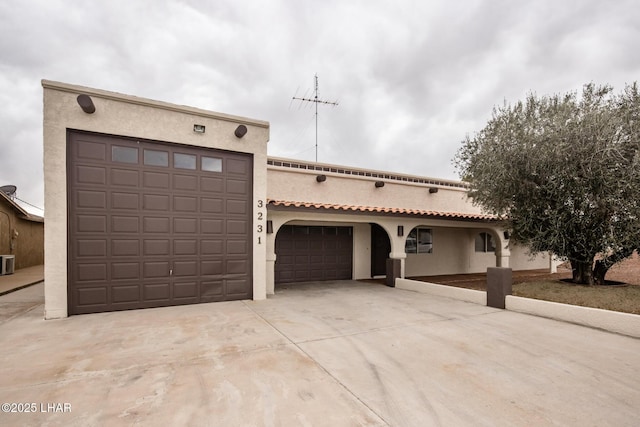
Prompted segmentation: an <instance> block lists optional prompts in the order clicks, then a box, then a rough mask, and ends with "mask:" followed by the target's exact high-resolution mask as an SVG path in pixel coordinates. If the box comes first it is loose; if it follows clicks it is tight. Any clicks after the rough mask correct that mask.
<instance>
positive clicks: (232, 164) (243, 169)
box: [227, 159, 251, 176]
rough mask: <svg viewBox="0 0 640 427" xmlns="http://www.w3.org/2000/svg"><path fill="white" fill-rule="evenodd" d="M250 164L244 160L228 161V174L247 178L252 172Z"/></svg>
mask: <svg viewBox="0 0 640 427" xmlns="http://www.w3.org/2000/svg"><path fill="white" fill-rule="evenodd" d="M250 167H251V166H250V164H249V162H247V161H246V160H244V159H227V172H228V173H229V174H237V175H242V176H246V175H248V174H249V172H250Z"/></svg>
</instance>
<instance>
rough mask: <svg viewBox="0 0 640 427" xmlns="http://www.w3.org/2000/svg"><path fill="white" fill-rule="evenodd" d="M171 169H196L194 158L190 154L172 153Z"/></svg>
mask: <svg viewBox="0 0 640 427" xmlns="http://www.w3.org/2000/svg"><path fill="white" fill-rule="evenodd" d="M173 167H175V168H178V169H191V170H195V169H196V156H193V155H191V154H182V153H174V154H173Z"/></svg>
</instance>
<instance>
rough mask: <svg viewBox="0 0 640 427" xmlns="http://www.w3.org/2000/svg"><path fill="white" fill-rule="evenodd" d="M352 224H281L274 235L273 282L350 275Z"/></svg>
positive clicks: (334, 278)
mask: <svg viewBox="0 0 640 427" xmlns="http://www.w3.org/2000/svg"><path fill="white" fill-rule="evenodd" d="M352 265H353V232H352V228H351V227H320V226H296V225H284V226H282V227H281V228H280V230H279V231H278V235H277V236H276V265H275V282H276V284H278V283H291V282H306V281H314V280H341V279H351V278H352V276H353V275H352Z"/></svg>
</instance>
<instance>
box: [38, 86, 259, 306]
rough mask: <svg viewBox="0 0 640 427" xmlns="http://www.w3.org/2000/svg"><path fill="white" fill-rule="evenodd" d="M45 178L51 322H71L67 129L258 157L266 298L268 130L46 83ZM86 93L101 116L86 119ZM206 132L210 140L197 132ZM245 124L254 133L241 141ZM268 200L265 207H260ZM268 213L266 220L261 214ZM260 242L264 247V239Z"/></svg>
mask: <svg viewBox="0 0 640 427" xmlns="http://www.w3.org/2000/svg"><path fill="white" fill-rule="evenodd" d="M42 86H43V89H44V130H43V131H44V134H43V148H44V177H45V213H46V214H45V215H46V218H45V220H46V227H45V318H47V319H50V318H58V317H65V316H67V194H66V191H67V190H66V189H67V184H66V170H67V166H66V160H67V158H66V150H67V148H66V147H67V129H76V130H85V131H90V132H96V133H104V134H111V135H118V136H129V137H135V138H144V139H150V140H157V141H164V142H170V143H176V144H187V145H193V146H198V147H210V148H216V149H223V150H230V151H237V152H243V153H251V154H253V167H254V171H253V198H254V205H253V206H254V208H253V209H254V227H253V229H254V244H253V295H254V298H255V299H262V298H265V296H266V270H265V259H266V244H263V243H262V242H264V241H265V232H264V231H263V232H262V233H258V231H257V230H258V225H260V224H262V225H263V230H264V222H265V219H266V196H267V187H266V183H267V170H266V163H267V144H266V143H267V141H268V140H269V123H268V122H265V121H260V120H253V119H248V118H244V117H238V116H231V115H226V114H221V113H215V112H211V111H206V110H201V109H197V108H191V107H185V106H180V105H174V104H169V103H165V102H159V101H153V100H148V99H143V98H137V97H134V96H129V95H122V94H118V93H113V92H108V91H104V90H98V89H92V88H87V87H82V86H75V85H70V84H66V83H59V82H52V81H47V80H43V81H42ZM80 94H86V95H89V96H90V97H91V98H92V100H93V103H94V104H95V107H96V111H95V113H93V114H86V113H84V112H83V111H82V109H81V108H80V106H79V105H78V103H77V101H76V98H77V96H78V95H80ZM194 124H201V125H205V127H206V132H205V133H204V134H199V133H195V132H194V131H193V126H194ZM239 124H243V125H245V126H246V127H247V129H248V132H247V134H246V135H245V136H244V137H243V138H242V139H239V138H237V137H236V136H235V135H234V131H235V129H236V127H237V126H238V125H239ZM260 201H262V207H259V206H260ZM259 212H262V218H263V219H262V220H261V221H260V220H258V213H259ZM259 237H260V238H261V240H260V242H261V243H258V240H259V239H258V238H259Z"/></svg>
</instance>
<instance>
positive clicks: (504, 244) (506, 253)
mask: <svg viewBox="0 0 640 427" xmlns="http://www.w3.org/2000/svg"><path fill="white" fill-rule="evenodd" d="M493 232H494V236H496V237H497V239H496V267H502V268H509V258H510V257H511V251H510V250H509V240H508V235H505V232H504V231H503V230H500V229H494V230H493Z"/></svg>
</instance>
